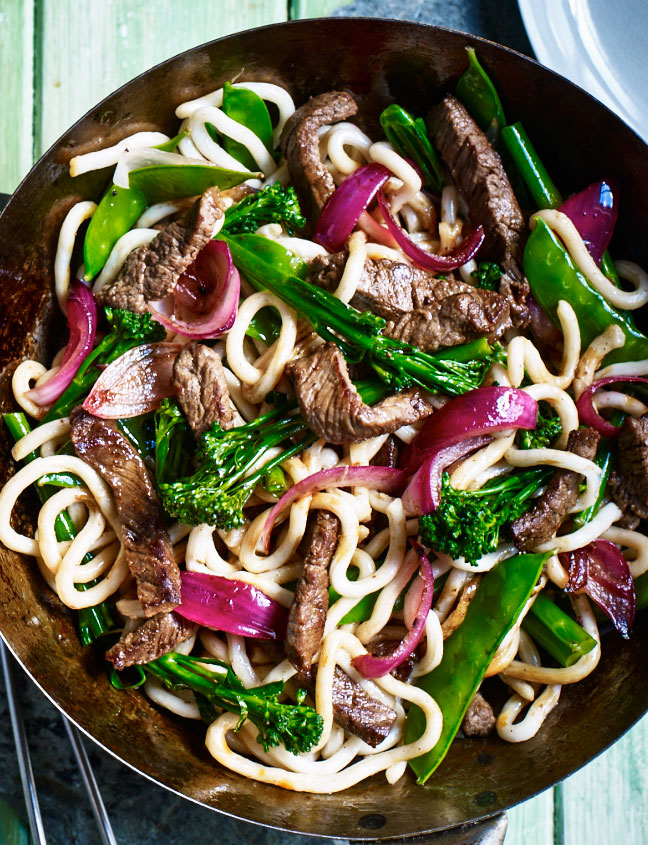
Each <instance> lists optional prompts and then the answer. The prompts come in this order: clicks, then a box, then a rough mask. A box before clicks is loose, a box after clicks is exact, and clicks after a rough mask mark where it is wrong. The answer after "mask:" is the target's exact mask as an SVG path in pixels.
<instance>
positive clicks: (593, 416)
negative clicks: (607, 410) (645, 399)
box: [576, 376, 648, 437]
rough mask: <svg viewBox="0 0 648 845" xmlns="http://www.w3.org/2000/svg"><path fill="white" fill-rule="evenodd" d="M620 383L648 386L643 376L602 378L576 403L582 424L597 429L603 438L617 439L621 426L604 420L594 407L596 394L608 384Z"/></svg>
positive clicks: (647, 381)
mask: <svg viewBox="0 0 648 845" xmlns="http://www.w3.org/2000/svg"><path fill="white" fill-rule="evenodd" d="M619 381H625V382H642V383H643V384H648V378H642V377H641V376H608V378H601V379H599V380H598V381H595V382H592V384H590V386H589V387H587V388H585V390H584V391H583V392H582V393H581V395H580V397H579V399H578V402H577V403H576V409H577V410H578V416H579V419H580V420H581V422H583V423H585V425H588V426H590V428H595V429H596V430H597V431H598V433H599V434H601V435H603V437H616V436H617V435H618V433H619V431H620V430H621V429H620V426H617V425H612V423H611V422H608V421H607V420H605V419H603V417H602V416H601V415H600V414H599V412H598V411H597V410H596V408H595V407H594V394H595V393H596V391H597V390H599V389H600V388H601V387H605V386H606V385H608V384H616V383H617V382H619Z"/></svg>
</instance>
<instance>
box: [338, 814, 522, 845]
mask: <svg viewBox="0 0 648 845" xmlns="http://www.w3.org/2000/svg"><path fill="white" fill-rule="evenodd" d="M507 825H508V819H507V818H506V813H498V814H497V815H496V816H490V817H489V818H487V819H483V820H482V821H479V822H474V823H472V824H462V825H460V826H459V827H452V828H449V829H448V830H444V831H439V832H437V833H425V834H423V835H422V836H411V837H410V836H408V837H406V838H405V839H383V840H379V841H381V842H384V843H385V845H502V844H503V842H504V838H505V837H506V827H507ZM351 841H352V843H353V845H370V843H372V842H373V843H375V842H376V840H375V839H366V840H359V841H358V840H355V839H354V840H351Z"/></svg>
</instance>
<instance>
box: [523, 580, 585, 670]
mask: <svg viewBox="0 0 648 845" xmlns="http://www.w3.org/2000/svg"><path fill="white" fill-rule="evenodd" d="M522 627H523V628H524V630H525V631H526V632H527V633H528V634H529V635H530V636H531V637H532V638H533V640H535V642H536V643H537V644H538V645H539V646H541V647H542V648H544V650H545V651H546V652H547V653H548V654H550V655H551V656H552V657H553V658H554V659H555V660H557V661H558V663H560V665H561V666H565V667H567V666H573V665H574V663H576V662H577V661H578V660H580V658H581V657H582V656H583V655H584V654H588V653H589V652H590V651H591V650H592V649H593V648H595V646H596V640H595V639H594V637H591V636H590V635H589V634H588V633H587V631H585V630H584V629H583V628H581V626H580V625H579V624H578V622H576V621H575V620H574V619H572V618H571V616H569V615H568V614H567V613H565V611H564V610H561V609H560V608H559V607H558V605H557V604H555V603H554V602H552V601H551V599H550V598H548V597H547V596H545V594H544V593H540V595H539V596H538V597H537V598H536V600H535V601H534V602H533V604H532V606H531V610H530V611H529V613H528V614H527V616H526V617H525V619H524V622H523V623H522Z"/></svg>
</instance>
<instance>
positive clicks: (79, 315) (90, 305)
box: [25, 279, 97, 405]
mask: <svg viewBox="0 0 648 845" xmlns="http://www.w3.org/2000/svg"><path fill="white" fill-rule="evenodd" d="M67 322H68V327H69V329H70V337H69V340H68V342H67V346H66V347H65V353H64V355H63V359H62V361H61V365H60V367H59V369H58V372H57V373H55V375H53V376H52V378H51V379H49V380H48V381H46V382H45V383H44V384H41V385H39V386H38V387H34V388H33V389H32V390H28V391H27V393H26V394H25V395H26V396H27V398H28V399H31V400H32V402H36V404H37V405H51V404H52V403H53V402H56V400H57V399H58V398H59V396H60V395H61V394H62V393H63V391H64V390H65V389H66V387H67V386H68V385H69V384H70V382H71V381H72V379H73V378H74V376H75V375H76V372H77V370H78V369H79V367H80V366H81V364H82V363H83V361H84V360H85V359H86V358H87V356H88V353H89V352H90V350H91V349H92V347H93V346H94V342H95V335H96V333H97V306H96V304H95V301H94V297H93V295H92V291H91V290H90V289H89V288H88V287H87V286H86V285H84V284H83V282H81V281H79V279H73V281H72V282H70V290H69V293H68V315H67Z"/></svg>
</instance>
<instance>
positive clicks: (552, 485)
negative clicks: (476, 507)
mask: <svg viewBox="0 0 648 845" xmlns="http://www.w3.org/2000/svg"><path fill="white" fill-rule="evenodd" d="M599 439H600V438H599V434H598V432H597V431H594V429H593V428H581V429H578V430H577V431H572V432H570V435H569V440H568V442H567V449H568V451H570V452H573V453H574V454H575V455H578V456H579V457H581V458H587V459H588V460H590V461H591V460H594V457H595V455H596V449H597V446H598V442H599ZM582 478H583V477H582V475H579V474H578V473H577V472H571V471H570V470H566V469H557V470H556V471H555V472H554V474H553V475H552V477H551V480H550V481H549V484H547V489H546V490H545V491H544V493H543V494H542V496H540V498H539V499H538V500H537V501H536V503H535V504H534V506H533V507H532V508H531V510H529V511H527V512H526V513H525V514H522V516H520V517H518V519H516V520H514V521H513V522H512V523H511V536H512V537H513V542H514V543H515V545H516V546H517V547H518V549H520V551H523V552H528V551H532V550H533V549H535V548H536V547H537V546H539V545H540V544H541V543H546V542H547V541H548V540H551V539H552V538H553V537H555V536H556V533H557V531H558V529H559V528H560V526H561V525H562V523H563V521H564V519H565V517H566V516H567V514H568V513H569V511H570V510H571V509H572V508H573V507H574V505H575V504H576V501H577V499H578V486H579V484H580V482H581V480H582Z"/></svg>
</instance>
